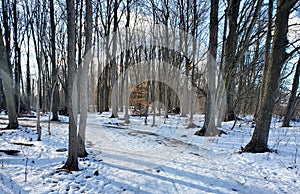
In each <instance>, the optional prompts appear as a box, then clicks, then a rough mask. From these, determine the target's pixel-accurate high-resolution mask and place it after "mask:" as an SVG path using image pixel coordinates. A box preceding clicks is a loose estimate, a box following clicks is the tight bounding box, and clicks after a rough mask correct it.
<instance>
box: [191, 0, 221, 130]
mask: <svg viewBox="0 0 300 194" xmlns="http://www.w3.org/2000/svg"><path fill="white" fill-rule="evenodd" d="M210 4H211V6H210V7H211V10H210V24H209V46H208V47H209V48H208V54H207V75H208V76H207V82H208V84H207V85H208V86H207V93H206V103H205V121H204V126H203V128H202V129H201V130H200V131H197V132H196V135H201V136H203V135H205V136H215V135H219V134H220V131H219V130H217V128H216V125H215V119H216V98H217V97H216V70H217V66H216V65H217V64H216V57H217V46H218V11H219V0H211V2H210Z"/></svg>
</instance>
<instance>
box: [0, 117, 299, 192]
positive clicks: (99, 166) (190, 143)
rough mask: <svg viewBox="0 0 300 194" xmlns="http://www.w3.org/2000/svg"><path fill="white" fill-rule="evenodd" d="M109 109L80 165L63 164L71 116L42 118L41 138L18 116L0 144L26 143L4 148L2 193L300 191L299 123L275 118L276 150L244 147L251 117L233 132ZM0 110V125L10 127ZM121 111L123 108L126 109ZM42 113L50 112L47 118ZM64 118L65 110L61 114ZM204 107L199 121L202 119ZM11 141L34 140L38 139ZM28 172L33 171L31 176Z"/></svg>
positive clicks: (93, 122)
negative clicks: (69, 168) (207, 131)
mask: <svg viewBox="0 0 300 194" xmlns="http://www.w3.org/2000/svg"><path fill="white" fill-rule="evenodd" d="M109 116H110V114H109V113H105V114H102V115H97V114H89V115H88V125H87V133H86V144H87V150H88V152H89V153H90V155H89V156H88V157H87V158H84V159H80V162H79V163H80V169H81V170H80V171H78V172H72V173H67V172H64V171H60V170H58V169H59V168H60V167H62V166H63V164H64V162H65V161H66V155H67V152H57V149H59V148H67V142H68V124H67V123H66V122H52V123H51V133H52V135H51V136H49V135H48V134H47V133H48V132H47V126H48V123H47V122H42V127H43V136H42V141H40V142H38V141H35V140H36V138H37V135H36V131H35V127H34V126H35V121H34V120H33V119H32V118H31V119H27V120H22V121H20V123H21V125H23V126H26V128H25V127H21V128H20V129H18V130H1V131H0V150H3V149H14V150H20V153H19V154H18V155H14V156H11V155H7V154H5V153H2V152H0V193H1V194H2V193H184V194H186V193H189V194H190V193H299V192H300V179H299V178H300V166H299V162H300V154H299V152H300V150H299V149H300V127H298V126H300V123H292V125H294V127H291V128H281V127H279V126H280V125H281V122H279V121H278V119H276V118H274V119H273V121H272V125H271V131H270V138H269V147H270V148H272V149H273V150H274V152H272V153H263V154H251V153H243V154H238V151H239V150H240V148H241V146H245V145H246V144H247V143H248V141H249V140H250V138H251V134H252V132H253V128H251V126H252V125H253V124H252V120H251V117H247V118H244V119H243V120H241V121H238V122H237V123H236V126H235V128H234V129H233V130H230V129H231V127H232V125H233V122H228V123H223V127H222V129H223V130H224V131H225V132H227V133H228V135H222V136H221V137H198V136H194V135H193V134H194V132H195V131H196V130H197V129H186V126H187V124H188V123H187V122H188V120H187V118H181V117H179V116H175V115H172V116H170V117H169V118H168V119H167V120H164V119H163V117H156V124H157V125H156V126H155V127H151V124H152V117H151V116H150V117H149V119H148V125H145V123H144V118H139V117H131V118H130V120H131V122H130V124H129V125H126V124H124V120H122V119H119V120H117V119H110V118H109ZM3 117H4V116H2V117H1V118H2V119H0V124H1V126H0V127H5V125H4V124H5V122H7V121H5V120H3ZM120 117H122V115H121V116H120ZM43 119H44V120H46V119H47V117H44V118H43ZM61 119H62V120H63V121H66V120H67V119H66V118H63V117H61ZM203 120H204V119H203V115H196V116H195V123H196V124H198V125H199V126H202V125H203ZM13 143H31V144H34V145H33V146H22V145H15V144H13ZM25 178H26V179H27V180H26V181H25Z"/></svg>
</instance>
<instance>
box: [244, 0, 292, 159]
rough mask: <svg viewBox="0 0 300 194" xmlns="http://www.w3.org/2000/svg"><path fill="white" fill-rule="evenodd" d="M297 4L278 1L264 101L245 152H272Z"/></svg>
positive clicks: (261, 103) (261, 100)
mask: <svg viewBox="0 0 300 194" xmlns="http://www.w3.org/2000/svg"><path fill="white" fill-rule="evenodd" d="M297 2H298V1H297V0H291V1H285V0H277V9H276V19H275V30H274V36H273V45H272V52H271V57H270V64H269V65H268V67H267V69H266V71H265V72H264V73H266V82H265V85H264V88H263V95H262V99H260V107H259V110H258V114H257V119H256V120H257V121H256V126H255V129H254V132H253V136H252V138H251V140H250V142H249V143H248V144H247V145H246V147H245V148H243V149H242V151H244V152H253V153H259V152H267V151H270V150H269V148H268V138H269V130H270V124H271V118H272V112H273V109H274V105H275V100H276V96H277V95H276V94H277V91H278V86H279V79H280V72H281V70H282V67H283V65H284V63H285V62H286V60H287V57H288V55H287V53H286V47H287V44H288V40H287V32H288V19H289V14H290V11H291V9H292V8H293V7H294V5H295V4H296V3H297Z"/></svg>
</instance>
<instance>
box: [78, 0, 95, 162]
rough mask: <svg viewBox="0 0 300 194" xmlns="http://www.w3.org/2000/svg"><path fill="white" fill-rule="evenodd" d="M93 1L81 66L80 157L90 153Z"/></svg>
mask: <svg viewBox="0 0 300 194" xmlns="http://www.w3.org/2000/svg"><path fill="white" fill-rule="evenodd" d="M92 16H93V10H92V1H91V0H86V20H85V21H86V24H85V36H86V38H85V51H84V60H83V64H82V65H81V64H79V65H80V68H81V71H80V72H81V75H80V78H79V80H80V88H79V95H80V96H81V97H80V110H81V111H80V123H79V132H78V156H79V157H86V156H87V155H88V153H87V152H86V149H85V131H86V120H87V112H88V79H87V77H88V70H89V64H90V62H91V57H92V56H91V49H92V20H93V18H92Z"/></svg>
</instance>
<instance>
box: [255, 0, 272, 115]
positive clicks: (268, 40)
mask: <svg viewBox="0 0 300 194" xmlns="http://www.w3.org/2000/svg"><path fill="white" fill-rule="evenodd" d="M272 25H273V0H269V6H268V27H267V37H266V43H265V44H266V47H265V56H264V60H265V62H264V65H263V75H262V81H261V86H260V93H259V99H258V105H257V107H256V111H255V114H254V118H256V116H257V111H258V110H259V106H260V99H262V98H263V89H264V87H265V82H266V77H267V69H268V65H269V60H270V50H271V40H272Z"/></svg>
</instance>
